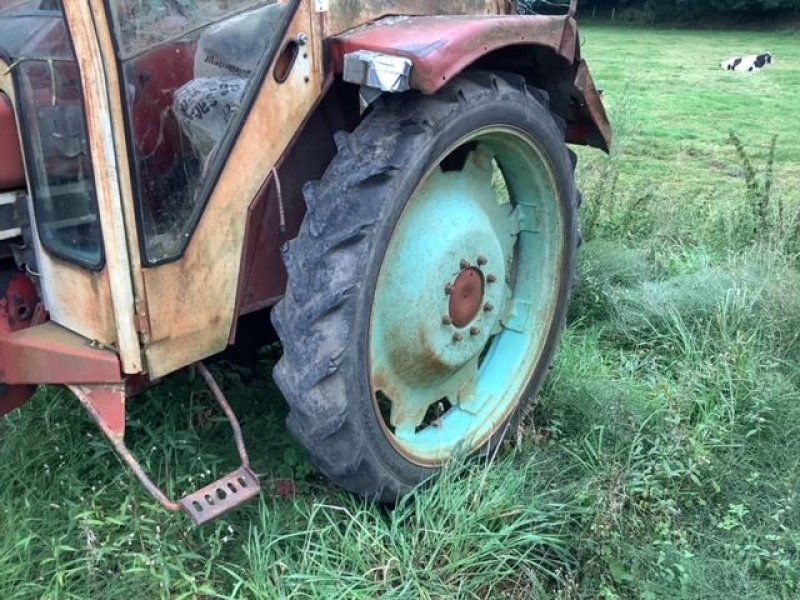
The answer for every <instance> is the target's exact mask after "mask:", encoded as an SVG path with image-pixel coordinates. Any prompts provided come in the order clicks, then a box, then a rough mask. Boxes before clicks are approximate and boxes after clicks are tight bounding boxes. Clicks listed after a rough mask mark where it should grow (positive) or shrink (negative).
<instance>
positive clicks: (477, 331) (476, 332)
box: [469, 327, 481, 337]
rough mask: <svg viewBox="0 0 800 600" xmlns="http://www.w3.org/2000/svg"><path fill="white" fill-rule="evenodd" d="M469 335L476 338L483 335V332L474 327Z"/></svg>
mask: <svg viewBox="0 0 800 600" xmlns="http://www.w3.org/2000/svg"><path fill="white" fill-rule="evenodd" d="M469 334H470V335H471V336H472V337H476V336H479V335H480V334H481V330H480V328H479V327H473V328H472V329H470V330H469Z"/></svg>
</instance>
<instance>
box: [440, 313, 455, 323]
mask: <svg viewBox="0 0 800 600" xmlns="http://www.w3.org/2000/svg"><path fill="white" fill-rule="evenodd" d="M452 324H453V319H451V318H450V317H448V316H446V315H445V316H444V317H442V325H452Z"/></svg>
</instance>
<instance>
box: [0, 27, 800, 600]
mask: <svg viewBox="0 0 800 600" xmlns="http://www.w3.org/2000/svg"><path fill="white" fill-rule="evenodd" d="M798 42H800V39H798V37H797V36H792V35H789V34H776V33H743V32H735V33H724V32H702V31H693V32H688V33H687V32H680V31H658V30H657V31H648V30H644V29H634V28H624V29H613V28H607V27H591V28H588V29H587V30H586V31H585V33H584V45H583V51H584V54H585V56H587V57H588V59H589V60H590V63H591V65H592V67H593V71H594V73H595V76H596V79H597V81H598V84H599V85H600V87H603V88H604V89H605V90H606V98H607V102H608V104H609V106H610V107H611V111H612V114H613V115H614V120H615V122H616V124H617V128H618V132H619V142H618V145H617V149H616V150H615V152H614V154H613V155H612V156H611V157H603V156H600V155H598V154H597V153H594V152H591V151H583V150H582V151H581V152H580V155H581V161H582V163H581V164H582V166H581V170H580V179H581V183H582V186H583V188H584V190H585V191H586V195H587V205H586V208H585V214H584V222H585V230H586V234H587V240H588V241H587V243H586V245H585V247H584V251H583V255H582V262H581V284H580V286H579V287H578V289H577V291H576V298H575V302H574V305H573V308H572V313H571V319H570V321H571V322H570V326H569V329H568V331H567V334H566V336H565V339H564V342H563V344H562V349H561V352H560V355H559V359H558V362H557V365H556V368H555V369H554V372H553V375H552V377H551V379H550V381H549V383H548V385H547V386H546V389H545V391H544V392H543V394H542V398H541V404H540V407H539V409H538V410H537V411H536V413H535V414H534V415H533V416H532V419H531V420H530V422H528V423H527V424H526V427H525V428H524V429H523V430H521V431H520V432H518V435H517V436H516V439H515V440H514V443H512V444H510V445H509V447H508V448H507V449H505V450H504V451H503V452H502V453H501V454H500V455H499V456H497V457H493V459H492V460H491V461H490V464H488V465H486V464H484V463H483V462H480V461H478V462H475V461H473V462H468V463H467V464H464V465H460V466H454V467H453V468H452V469H450V470H448V471H447V472H446V473H445V475H444V476H443V477H442V478H441V479H440V480H439V481H437V482H436V483H435V484H434V485H433V486H432V487H430V488H429V489H426V490H422V491H420V492H418V493H417V494H416V495H415V496H414V497H413V498H412V499H410V500H409V501H408V502H407V503H405V504H403V505H402V506H401V507H400V508H399V509H398V510H396V511H394V512H388V511H385V510H382V509H380V508H377V507H370V506H366V505H364V504H362V503H361V502H359V501H357V500H355V499H353V498H351V497H349V496H347V495H344V494H341V493H339V492H337V491H335V490H334V489H332V488H330V487H329V486H327V485H326V484H325V482H324V481H323V480H321V479H320V478H319V477H318V476H317V475H315V473H314V472H313V470H312V469H311V467H310V466H309V464H308V463H307V461H306V459H305V458H304V456H303V454H302V452H300V450H299V449H298V448H297V447H296V446H295V445H294V444H293V442H292V440H291V439H290V438H289V436H288V434H287V433H286V432H285V430H284V428H283V425H282V421H283V418H284V417H285V407H284V406H283V404H282V401H281V400H280V398H279V395H278V394H277V392H276V390H275V388H274V386H273V384H272V383H271V380H270V379H269V371H270V368H271V365H272V362H273V361H274V359H275V349H267V350H266V351H265V352H264V354H263V356H262V358H261V360H260V361H259V362H258V363H256V364H253V365H248V366H247V367H238V368H234V367H232V366H231V365H217V367H216V372H217V373H218V374H219V375H220V378H221V380H222V383H223V386H224V387H225V389H226V391H227V392H228V394H229V396H230V398H231V401H232V403H233V404H234V407H235V408H236V409H237V411H238V412H239V413H240V415H241V418H242V422H243V426H244V430H245V436H246V438H247V440H248V443H249V446H250V450H251V455H252V456H253V457H254V463H255V468H256V470H258V471H259V472H260V473H263V474H264V479H265V482H266V486H265V487H266V491H265V494H264V496H263V499H262V501H261V502H260V504H256V505H253V506H250V507H247V508H245V509H244V510H242V511H240V512H238V513H236V514H235V515H233V516H231V517H230V518H228V519H226V520H224V521H222V522H220V523H219V524H217V525H215V526H212V527H210V528H207V529H205V530H200V531H197V530H193V529H191V528H190V527H189V525H188V523H187V521H186V520H185V519H184V518H183V517H174V516H171V515H169V514H166V513H164V512H163V511H161V510H160V509H159V508H158V507H157V506H155V503H154V502H153V501H152V500H151V499H150V498H149V497H148V496H147V495H146V494H145V493H144V492H143V491H142V490H141V487H140V486H139V484H138V483H137V482H136V481H135V480H134V479H133V478H132V477H131V476H130V474H129V473H128V472H127V471H126V470H125V469H123V468H122V467H121V465H120V463H119V461H118V460H117V459H116V458H115V456H114V455H113V453H112V452H111V450H110V449H109V447H108V445H107V443H106V442H105V441H104V440H103V439H102V436H101V435H100V434H99V433H98V432H97V430H96V428H95V426H94V425H93V424H92V423H91V422H90V420H89V419H88V417H86V416H85V415H84V414H83V413H82V410H81V409H80V408H79V406H78V403H77V402H76V401H75V400H74V399H72V398H70V397H69V395H68V394H66V393H64V392H61V391H58V390H45V391H44V392H43V393H40V394H39V395H38V397H37V398H36V400H35V401H34V402H33V403H31V404H30V405H28V406H27V407H26V408H25V409H23V410H22V411H19V412H18V413H16V414H14V415H12V416H11V417H10V418H9V419H7V420H6V421H4V422H2V423H0V597H2V598H3V599H17V598H19V599H23V598H25V599H27V598H82V599H83V598H104V599H105V598H126V599H128V598H158V597H163V598H339V597H343V598H351V597H352V598H403V599H405V598H465V599H466V598H493V599H494V598H518V599H523V598H554V599H564V600H566V599H577V598H587V599H594V598H609V599H611V598H631V599H634V598H635V599H640V598H641V599H651V598H652V599H661V598H692V599H694V598H698V599H700V598H702V599H712V598H719V599H720V600H723V599H725V600H727V599H729V598H737V599H739V598H764V599H775V598H800V509H798V505H799V503H798V500H799V498H798V494H799V493H800V402H798V399H800V343H798V339H797V338H798V335H800V333H799V332H800V273H798V260H797V255H796V252H797V250H798V248H800V246H799V245H798V234H797V227H796V223H797V220H798V219H797V211H798V208H800V192H798V190H800V133H798V132H797V116H796V112H797V105H798V104H797V101H796V97H795V96H794V95H793V94H795V93H796V91H797V90H798V89H800V43H798ZM762 49H769V50H771V51H773V52H775V54H776V56H777V66H776V67H775V68H774V69H773V70H770V71H767V72H764V73H761V74H758V75H756V76H748V75H738V74H728V73H723V72H722V71H719V70H717V69H716V64H717V63H718V62H719V60H721V59H723V58H725V57H727V56H728V55H731V54H734V53H738V52H742V51H756V50H762ZM731 130H734V131H735V132H736V135H737V136H738V138H739V139H740V140H741V143H742V146H743V148H744V153H745V154H746V155H747V156H749V157H751V159H752V165H753V171H752V172H751V173H748V171H747V169H746V168H745V164H744V160H743V158H742V156H741V155H739V154H737V152H736V150H735V148H734V146H733V144H731V143H730V141H729V136H730V131H731ZM776 134H777V135H778V136H779V137H778V141H777V146H776V151H775V161H774V166H773V169H772V171H773V175H772V179H774V185H773V186H772V188H771V190H769V193H768V194H767V193H766V191H767V190H766V188H767V186H766V185H765V184H766V182H767V181H768V180H770V179H771V178H770V176H769V172H770V169H769V168H767V166H766V164H767V162H768V156H769V153H770V143H771V140H772V137H773V136H774V135H776ZM762 213H763V214H762ZM209 406H210V399H209V398H208V396H207V393H206V392H205V391H204V390H203V387H202V386H201V385H200V382H199V381H195V380H192V379H190V378H189V377H188V376H181V377H179V378H177V379H176V380H174V381H172V382H170V383H168V384H165V385H164V386H163V387H161V388H158V389H157V390H156V391H153V392H151V393H149V394H148V395H147V397H145V398H142V399H138V400H134V401H132V402H131V406H130V413H131V414H130V432H129V438H130V442H131V445H132V446H133V447H134V448H135V450H136V452H137V453H138V454H139V455H140V456H141V457H142V458H143V460H144V462H145V463H146V464H147V466H148V468H149V469H150V470H151V472H152V473H153V474H154V476H155V478H156V479H157V480H158V481H159V482H160V483H161V484H162V485H164V486H166V487H167V488H168V489H169V490H170V493H172V494H173V495H179V494H181V493H183V492H185V491H188V490H190V489H192V488H194V487H197V486H198V485H199V484H200V483H202V482H203V481H207V480H209V478H211V477H215V476H217V475H219V474H221V473H223V472H224V471H225V470H226V469H230V468H232V467H233V466H234V465H235V453H234V451H233V448H232V447H231V442H230V439H229V433H228V431H229V430H228V428H227V425H226V424H225V423H224V422H222V421H221V420H220V419H219V416H218V415H216V414H215V413H213V412H208V410H207V409H208V408H209ZM292 492H295V493H292Z"/></svg>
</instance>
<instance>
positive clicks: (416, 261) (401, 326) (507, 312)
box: [368, 127, 566, 465]
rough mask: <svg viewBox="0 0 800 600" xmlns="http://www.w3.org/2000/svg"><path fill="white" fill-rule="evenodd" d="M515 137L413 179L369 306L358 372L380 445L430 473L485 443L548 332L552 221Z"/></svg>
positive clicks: (553, 213)
mask: <svg viewBox="0 0 800 600" xmlns="http://www.w3.org/2000/svg"><path fill="white" fill-rule="evenodd" d="M555 181H556V179H555V175H554V172H553V167H552V166H551V164H550V163H549V161H548V160H547V158H546V156H545V154H544V153H543V151H542V149H541V148H540V147H539V145H538V144H537V143H536V141H535V140H534V139H533V138H531V137H530V136H529V135H528V134H526V133H524V132H523V131H521V130H518V129H516V128H513V127H491V128H486V129H482V130H479V131H477V132H475V133H473V134H472V135H470V136H468V137H466V138H464V139H462V140H461V141H460V142H459V143H457V144H455V145H454V146H453V148H452V150H451V151H450V152H448V153H446V154H445V156H444V157H443V158H442V160H440V161H439V162H438V163H437V166H436V167H435V168H433V169H432V170H431V171H430V172H429V173H428V174H427V176H426V177H425V178H424V179H423V181H422V183H421V184H420V186H419V187H418V188H417V191H416V192H415V194H414V195H413V197H412V198H411V199H410V200H409V202H408V203H407V205H406V207H405V208H404V210H403V213H402V215H401V216H400V219H399V221H398V224H397V227H396V228H395V230H394V232H393V234H392V237H391V239H390V240H389V244H388V247H387V249H386V253H385V256H384V261H383V264H382V266H381V271H380V274H379V277H378V282H377V286H376V289H375V295H374V298H373V305H372V313H371V322H370V330H369V340H368V343H369V360H370V363H369V370H370V378H371V385H372V392H373V395H374V398H375V403H376V409H377V410H378V413H379V415H380V417H381V419H380V420H381V424H382V426H383V429H384V432H385V433H386V435H387V437H388V438H389V440H390V441H391V442H392V444H394V446H395V447H396V448H397V449H398V450H399V451H400V452H401V453H402V454H403V455H405V456H406V457H407V458H408V459H409V460H411V461H412V462H414V463H417V464H420V465H437V464H441V463H442V462H445V461H446V460H448V459H449V458H450V457H451V456H453V454H454V453H456V452H459V451H467V452H469V451H472V450H475V449H476V448H478V447H480V446H481V445H483V443H485V441H486V440H488V439H489V438H490V437H491V436H492V435H493V434H494V433H496V432H497V430H498V428H499V427H500V426H502V425H503V424H504V423H506V422H507V420H508V417H509V416H510V415H511V414H512V413H513V411H514V410H515V409H516V408H517V407H518V406H519V404H520V402H521V401H522V400H523V396H524V394H525V393H526V389H527V388H528V386H529V384H530V381H531V378H532V377H533V375H534V372H535V371H536V367H537V366H538V365H539V364H540V362H541V360H542V358H543V353H544V351H545V348H546V346H547V341H548V339H549V338H550V336H551V332H552V330H553V328H554V327H557V326H558V324H557V323H555V322H554V321H555V320H556V305H557V302H558V298H559V293H560V290H561V289H562V282H561V280H560V278H561V277H562V276H563V273H564V269H563V263H564V260H565V257H566V251H565V250H566V249H565V238H566V236H565V215H564V209H563V207H562V203H561V202H560V199H559V191H558V189H557V185H556V183H555Z"/></svg>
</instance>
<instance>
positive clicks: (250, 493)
mask: <svg viewBox="0 0 800 600" xmlns="http://www.w3.org/2000/svg"><path fill="white" fill-rule="evenodd" d="M260 493H261V483H260V482H259V480H258V477H257V476H256V474H255V473H253V472H252V471H251V470H250V469H248V468H247V467H242V468H241V469H239V470H237V471H234V472H233V473H231V474H230V475H227V476H225V477H223V478H222V479H219V480H217V481H215V482H214V483H212V484H211V485H207V486H206V487H204V488H203V489H200V490H197V491H196V492H193V493H191V494H189V495H188V496H185V497H184V498H182V499H181V501H180V505H181V506H182V507H183V510H184V511H186V513H187V514H188V515H189V516H190V517H191V518H192V520H193V521H194V523H195V525H204V524H206V523H208V522H210V521H213V520H214V519H218V518H219V517H221V516H223V515H225V514H227V513H228V512H230V511H232V510H233V509H234V508H237V507H239V506H241V505H242V504H245V503H246V502H249V501H250V500H252V499H254V498H256V497H258V495H259V494H260Z"/></svg>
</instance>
